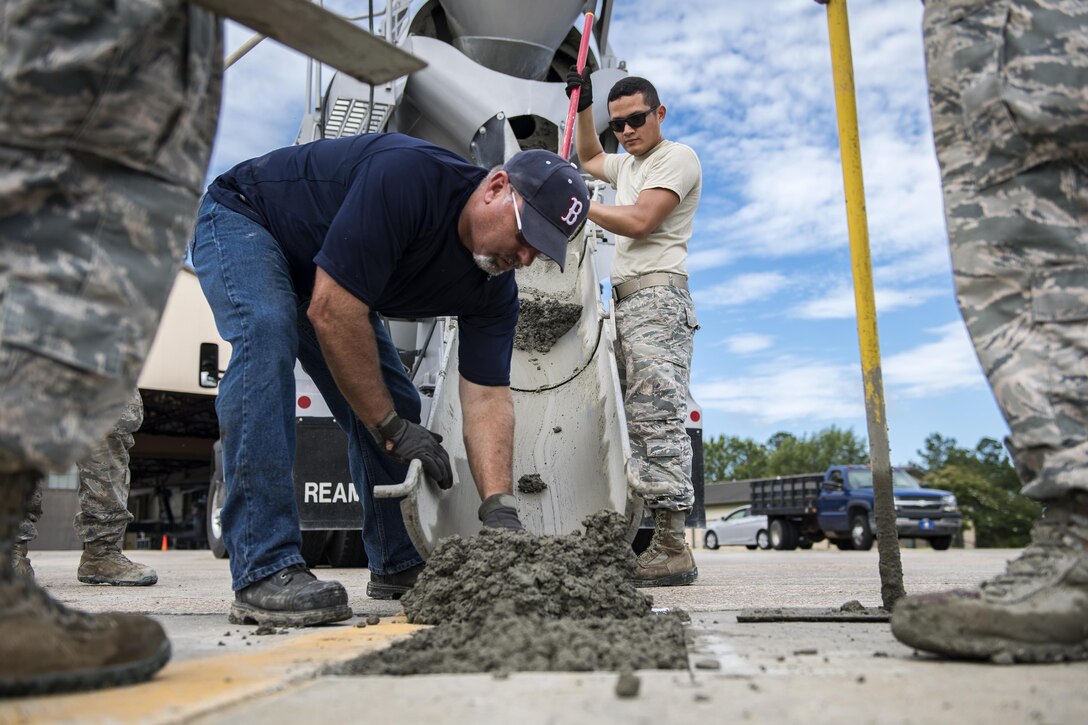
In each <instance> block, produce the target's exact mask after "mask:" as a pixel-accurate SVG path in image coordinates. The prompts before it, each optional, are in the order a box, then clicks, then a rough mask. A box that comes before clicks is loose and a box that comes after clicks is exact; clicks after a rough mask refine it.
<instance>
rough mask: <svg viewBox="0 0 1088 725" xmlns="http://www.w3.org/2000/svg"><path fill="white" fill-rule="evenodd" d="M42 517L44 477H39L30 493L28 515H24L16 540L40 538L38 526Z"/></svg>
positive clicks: (27, 506) (27, 540)
mask: <svg viewBox="0 0 1088 725" xmlns="http://www.w3.org/2000/svg"><path fill="white" fill-rule="evenodd" d="M41 518H42V479H41V478H38V482H37V484H35V486H34V492H33V493H32V494H30V498H29V499H27V503H26V515H25V516H24V517H23V522H22V523H21V524H19V533H18V535H17V536H16V538H15V540H16V541H26V542H29V541H34V539H36V538H38V526H37V523H38V521H40V520H41Z"/></svg>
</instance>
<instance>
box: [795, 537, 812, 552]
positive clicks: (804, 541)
mask: <svg viewBox="0 0 1088 725" xmlns="http://www.w3.org/2000/svg"><path fill="white" fill-rule="evenodd" d="M797 548H798V549H804V550H806V551H807V550H809V549H811V548H812V539H809V538H808V537H806V536H802V537H801V539H800V540H799V541H798V542H797Z"/></svg>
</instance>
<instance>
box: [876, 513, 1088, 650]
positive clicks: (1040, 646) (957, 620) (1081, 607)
mask: <svg viewBox="0 0 1088 725" xmlns="http://www.w3.org/2000/svg"><path fill="white" fill-rule="evenodd" d="M891 623H892V634H894V635H895V637H896V639H898V640H899V641H900V642H902V643H903V644H906V645H909V646H911V647H914V648H916V649H920V650H924V651H926V652H933V653H936V654H939V655H944V656H946V657H952V658H960V659H977V660H986V659H988V660H991V661H993V662H996V663H1002V664H1008V663H1013V662H1061V661H1063V660H1083V659H1088V494H1084V493H1079V494H1075V495H1074V496H1070V497H1068V498H1063V499H1060V500H1057V501H1051V502H1049V503H1048V505H1047V510H1046V513H1045V514H1044V516H1043V518H1042V520H1040V521H1039V522H1038V523H1036V524H1035V528H1034V529H1032V532H1031V544H1029V545H1028V547H1027V548H1026V549H1024V552H1023V554H1021V555H1020V557H1019V558H1018V559H1015V560H1013V561H1011V562H1009V564H1008V567H1007V568H1006V570H1005V573H1004V574H999V575H998V576H996V577H994V578H993V579H990V580H989V581H986V582H983V583H982V585H981V586H980V587H979V588H977V589H972V590H956V591H950V592H939V593H936V594H922V595H919V596H913V597H906V598H905V599H903V600H901V601H900V602H899V603H898V604H897V605H896V607H895V611H894V612H893V613H892V620H891Z"/></svg>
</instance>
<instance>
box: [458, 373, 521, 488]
mask: <svg viewBox="0 0 1088 725" xmlns="http://www.w3.org/2000/svg"><path fill="white" fill-rule="evenodd" d="M460 393H461V411H462V421H463V428H464V436H465V451H466V452H467V453H468V465H469V468H470V469H471V470H472V478H473V479H474V480H475V481H476V490H477V491H478V492H479V494H480V500H481V501H483V500H484V499H486V498H487V497H488V496H493V495H494V494H497V493H513V490H514V480H513V479H514V398H513V396H512V395H511V394H510V388H508V387H487V386H482V385H475V384H474V383H470V382H468V381H467V380H465V379H464V378H462V379H461V387H460Z"/></svg>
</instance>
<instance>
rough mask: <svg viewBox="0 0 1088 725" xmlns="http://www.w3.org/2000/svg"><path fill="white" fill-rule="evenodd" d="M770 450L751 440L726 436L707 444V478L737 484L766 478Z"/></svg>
mask: <svg viewBox="0 0 1088 725" xmlns="http://www.w3.org/2000/svg"><path fill="white" fill-rule="evenodd" d="M766 469H767V450H766V448H765V447H764V446H763V445H762V444H760V443H757V442H756V441H754V440H752V439H751V438H740V437H738V436H723V435H719V436H718V437H717V438H710V439H708V440H706V441H704V442H703V477H704V478H705V480H707V481H737V480H741V479H745V478H761V477H763V476H764V475H766V473H765V472H766Z"/></svg>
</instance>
